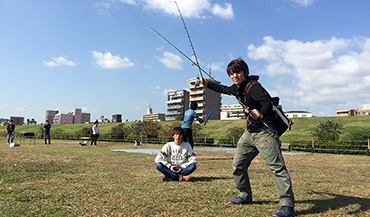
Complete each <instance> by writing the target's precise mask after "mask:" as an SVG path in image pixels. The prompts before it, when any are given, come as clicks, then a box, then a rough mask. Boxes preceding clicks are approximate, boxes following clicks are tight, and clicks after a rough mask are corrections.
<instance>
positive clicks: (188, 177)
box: [179, 175, 191, 182]
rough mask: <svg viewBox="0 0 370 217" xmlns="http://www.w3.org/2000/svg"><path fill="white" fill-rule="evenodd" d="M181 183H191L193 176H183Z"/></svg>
mask: <svg viewBox="0 0 370 217" xmlns="http://www.w3.org/2000/svg"><path fill="white" fill-rule="evenodd" d="M179 180H180V181H183V182H190V181H191V176H190V175H188V176H181V177H180V179H179Z"/></svg>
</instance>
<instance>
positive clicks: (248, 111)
mask: <svg viewBox="0 0 370 217" xmlns="http://www.w3.org/2000/svg"><path fill="white" fill-rule="evenodd" d="M175 3H176V2H175ZM176 6H177V9H178V12H179V13H180V17H181V20H182V22H183V24H184V28H185V30H186V33H187V36H188V39H189V42H190V45H191V47H192V50H193V55H194V58H195V60H196V62H194V61H193V60H192V59H191V58H190V57H189V56H187V55H186V54H185V53H184V52H182V51H181V50H180V49H179V48H177V47H176V46H175V45H174V44H173V43H171V42H170V41H169V40H168V39H167V38H165V37H164V36H163V35H162V34H160V33H159V32H158V31H156V30H155V29H154V28H153V27H151V26H150V25H149V24H147V23H146V22H145V23H144V24H145V25H146V26H147V27H148V28H149V29H150V30H152V31H153V32H154V33H155V34H157V35H158V36H159V37H160V38H162V39H163V40H165V41H166V42H167V44H169V45H171V46H172V47H173V48H174V49H176V50H177V51H178V52H179V53H180V54H181V55H183V56H184V57H185V58H186V59H188V60H189V61H190V62H191V63H192V64H193V65H195V66H196V67H197V68H198V69H199V72H200V75H201V77H202V79H204V78H203V76H202V72H204V73H205V74H206V75H207V76H208V77H209V78H210V79H211V80H212V81H214V82H215V83H216V84H218V85H219V82H218V81H216V80H215V79H214V78H213V77H212V76H211V75H210V74H208V73H207V72H206V71H205V70H204V69H203V68H202V67H201V66H200V65H199V61H198V58H197V56H196V53H195V49H194V46H193V43H192V41H191V38H190V35H189V32H188V30H187V27H186V24H185V21H184V19H183V17H182V14H181V12H180V9H179V6H178V5H177V3H176ZM223 89H224V90H225V92H227V93H228V94H229V95H233V94H232V93H231V92H230V91H229V90H228V89H225V88H223ZM235 99H236V100H237V101H238V102H239V103H240V104H241V105H242V106H243V108H244V110H245V112H246V114H247V116H251V117H253V114H252V112H251V110H250V109H249V107H248V106H247V105H246V104H244V103H243V102H242V101H240V100H239V99H238V98H237V97H235ZM260 121H261V122H262V124H263V125H265V126H266V127H267V128H268V129H270V130H271V131H274V130H273V129H271V128H270V126H268V125H267V124H266V123H265V122H264V121H263V120H262V119H260Z"/></svg>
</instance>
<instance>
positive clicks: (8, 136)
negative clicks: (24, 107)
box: [6, 120, 15, 145]
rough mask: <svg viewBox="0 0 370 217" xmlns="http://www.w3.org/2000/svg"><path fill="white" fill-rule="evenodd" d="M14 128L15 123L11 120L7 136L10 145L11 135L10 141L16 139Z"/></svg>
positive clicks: (7, 128) (7, 127)
mask: <svg viewBox="0 0 370 217" xmlns="http://www.w3.org/2000/svg"><path fill="white" fill-rule="evenodd" d="M14 130H15V125H14V124H13V121H12V120H10V121H9V124H8V125H7V126H6V137H7V141H8V145H9V140H10V137H12V139H11V141H10V143H13V141H14Z"/></svg>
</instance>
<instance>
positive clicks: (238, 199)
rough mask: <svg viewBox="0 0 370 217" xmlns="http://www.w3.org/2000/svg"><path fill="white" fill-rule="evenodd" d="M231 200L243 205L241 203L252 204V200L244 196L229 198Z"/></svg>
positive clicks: (233, 202)
mask: <svg viewBox="0 0 370 217" xmlns="http://www.w3.org/2000/svg"><path fill="white" fill-rule="evenodd" d="M229 202H230V203H232V204H235V205H241V204H251V203H252V200H247V199H244V198H242V197H237V198H235V199H232V200H229Z"/></svg>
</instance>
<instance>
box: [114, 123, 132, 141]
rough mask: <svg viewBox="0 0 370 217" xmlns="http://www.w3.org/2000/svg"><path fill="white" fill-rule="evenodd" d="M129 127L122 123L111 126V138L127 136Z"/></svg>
mask: <svg viewBox="0 0 370 217" xmlns="http://www.w3.org/2000/svg"><path fill="white" fill-rule="evenodd" d="M128 131H129V128H127V127H125V124H124V123H120V124H118V125H116V126H114V127H112V128H111V131H110V133H109V135H110V136H111V138H114V139H118V138H121V139H122V138H125V136H127V134H128Z"/></svg>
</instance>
